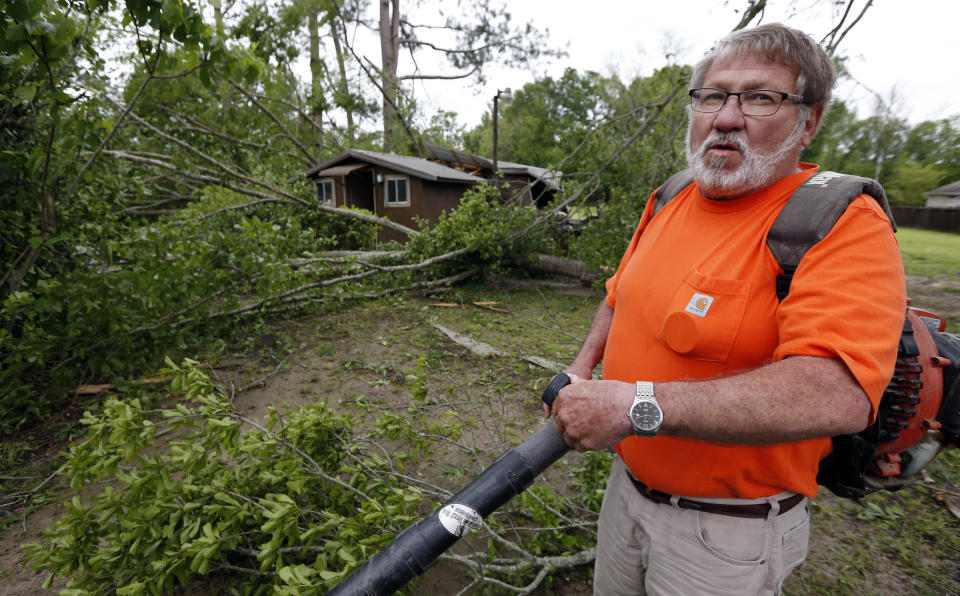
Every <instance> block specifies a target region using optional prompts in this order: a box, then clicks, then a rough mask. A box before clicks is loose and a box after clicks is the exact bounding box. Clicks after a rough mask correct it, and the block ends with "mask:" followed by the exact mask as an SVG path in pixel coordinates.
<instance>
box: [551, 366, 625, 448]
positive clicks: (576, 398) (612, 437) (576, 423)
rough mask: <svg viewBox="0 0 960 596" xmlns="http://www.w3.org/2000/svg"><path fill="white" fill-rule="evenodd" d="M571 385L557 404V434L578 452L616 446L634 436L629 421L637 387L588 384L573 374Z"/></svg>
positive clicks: (596, 382) (617, 383) (555, 412)
mask: <svg viewBox="0 0 960 596" xmlns="http://www.w3.org/2000/svg"><path fill="white" fill-rule="evenodd" d="M570 381H571V383H570V384H569V385H567V386H566V387H564V388H563V389H561V390H560V393H559V394H558V395H557V399H556V401H554V402H553V415H554V424H556V426H557V432H558V433H560V435H561V436H562V437H563V440H564V441H566V442H567V445H570V446H571V447H573V448H574V449H576V450H577V451H596V450H600V449H605V448H607V447H611V446H613V445H616V444H617V443H619V442H620V441H621V440H623V439H625V438H626V437H629V436H630V435H632V434H633V426H631V424H630V420H629V419H628V418H627V413H628V412H629V411H630V405H631V404H632V403H633V397H634V394H635V393H636V388H635V385H634V384H633V383H624V382H621V381H587V380H584V379H583V378H581V377H577V376H576V375H573V374H571V375H570Z"/></svg>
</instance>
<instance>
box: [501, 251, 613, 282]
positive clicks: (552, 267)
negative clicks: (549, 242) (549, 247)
mask: <svg viewBox="0 0 960 596" xmlns="http://www.w3.org/2000/svg"><path fill="white" fill-rule="evenodd" d="M514 259H515V262H517V263H521V264H522V265H524V266H526V267H529V268H531V269H534V270H536V271H542V272H545V273H559V274H560V275H566V276H567V277H572V278H573V279H576V280H578V281H579V282H580V283H582V284H584V285H586V286H589V285H591V284H593V282H595V281H597V274H596V273H594V272H593V271H591V269H590V267H589V266H588V265H587V264H586V263H584V262H583V261H578V260H576V259H568V258H566V257H558V256H555V255H547V254H540V255H537V256H536V257H535V258H533V259H524V258H523V257H522V256H520V255H514Z"/></svg>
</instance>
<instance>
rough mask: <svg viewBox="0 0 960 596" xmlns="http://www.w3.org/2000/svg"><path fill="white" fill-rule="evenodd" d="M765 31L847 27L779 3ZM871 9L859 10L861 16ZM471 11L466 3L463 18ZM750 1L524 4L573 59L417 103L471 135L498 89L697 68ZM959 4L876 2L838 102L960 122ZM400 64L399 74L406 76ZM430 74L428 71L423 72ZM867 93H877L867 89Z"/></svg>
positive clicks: (440, 90) (438, 92) (858, 34)
mask: <svg viewBox="0 0 960 596" xmlns="http://www.w3.org/2000/svg"><path fill="white" fill-rule="evenodd" d="M770 4H771V6H770V8H768V10H767V12H766V15H765V17H764V19H763V22H765V23H767V22H777V21H779V22H784V23H786V24H789V25H791V26H793V27H796V28H798V29H801V30H803V31H805V32H807V33H809V34H811V35H812V36H813V37H814V39H816V40H817V41H819V40H820V39H821V38H823V36H824V35H825V34H826V33H827V32H828V31H830V29H831V28H832V27H833V25H834V24H835V23H836V22H837V21H838V20H839V16H840V15H839V14H837V13H835V12H832V11H833V10H835V9H831V6H830V2H829V1H828V0H771V2H770ZM864 4H865V1H864V0H861V1H859V2H857V3H856V4H855V5H854V12H859V10H860V9H861V7H862V6H863V5H864ZM467 5H468V3H466V2H464V3H461V4H460V8H461V10H463V7H465V6H467ZM745 5H746V0H729V1H725V0H656V1H652V0H633V1H626V0H590V1H589V2H584V1H583V0H518V1H514V2H510V3H509V9H508V10H509V11H510V12H511V14H512V15H513V20H514V22H516V23H524V22H526V21H531V22H533V23H534V24H535V25H536V26H537V27H539V28H541V29H544V28H545V29H549V31H550V42H551V45H553V46H554V47H565V48H566V49H567V52H568V56H567V57H565V58H559V59H554V60H553V61H552V62H549V63H546V62H542V63H539V64H536V65H534V66H533V67H532V68H531V69H528V70H522V71H503V70H498V69H495V68H493V69H490V70H489V74H488V80H487V84H486V85H485V86H483V87H480V86H477V85H475V84H473V83H472V82H471V83H470V84H465V83H464V82H463V81H454V82H433V83H429V84H428V86H418V87H417V88H416V89H415V94H416V97H417V98H418V100H419V101H421V102H422V103H423V104H424V107H425V108H427V110H428V111H429V112H433V111H435V110H437V109H441V108H442V109H447V110H453V111H456V112H457V113H458V114H459V118H460V121H461V123H462V124H464V125H465V126H467V127H472V126H474V125H475V124H477V123H478V122H479V121H480V118H481V116H482V114H483V113H484V111H488V110H489V109H490V105H491V100H492V97H493V96H494V95H495V94H496V92H497V89H502V88H505V87H512V88H514V89H516V88H520V87H522V86H523V85H525V84H526V83H529V82H531V81H533V80H534V79H535V78H538V77H542V76H544V75H550V76H558V75H560V74H562V72H563V70H564V69H565V68H567V67H571V66H572V67H574V68H577V69H578V70H595V71H599V72H603V73H607V72H611V71H612V72H616V73H618V74H619V75H620V76H621V77H622V78H624V79H629V78H632V77H633V76H636V75H648V74H650V73H651V72H653V70H655V69H656V68H658V67H660V66H663V65H664V64H665V63H666V59H665V58H664V55H665V53H666V52H665V50H667V49H669V50H671V51H672V52H674V53H675V54H676V55H677V56H676V57H675V58H674V59H673V61H674V62H676V63H682V64H692V63H694V62H696V60H697V59H698V58H699V57H700V56H702V55H703V53H704V52H705V51H706V50H707V49H708V48H709V47H710V46H711V45H712V44H713V42H714V41H715V40H717V39H719V38H720V37H723V36H724V35H725V34H726V33H728V32H729V31H730V30H731V29H732V28H733V26H734V25H735V24H736V23H737V21H738V20H739V15H738V14H736V13H735V12H734V9H736V8H740V7H742V6H745ZM958 25H960V2H956V0H909V1H908V0H876V1H875V2H874V3H873V6H872V7H871V8H870V9H869V10H868V11H867V13H866V15H865V16H864V17H863V19H862V20H861V21H860V23H858V24H857V26H856V27H854V28H853V30H852V31H851V33H850V34H849V35H848V36H847V37H846V38H845V39H844V41H843V43H842V44H841V48H840V49H841V53H843V54H846V55H847V56H849V57H850V58H851V59H850V61H849V69H850V71H851V73H852V74H853V76H854V78H855V79H856V81H857V82H856V83H852V82H846V83H843V84H842V85H841V86H840V87H838V90H837V97H838V98H840V99H843V100H845V101H849V102H852V103H854V104H855V105H856V106H857V108H858V110H859V111H860V115H861V116H866V115H869V112H870V110H871V109H872V106H873V99H872V98H873V95H872V93H871V91H869V90H872V91H875V92H877V93H880V94H881V95H883V96H884V97H889V95H890V91H891V89H892V88H894V87H896V91H897V95H898V97H899V107H900V112H901V113H902V114H903V115H904V116H905V117H906V118H908V119H909V120H910V121H911V122H914V123H916V122H920V121H923V120H932V119H939V118H944V117H947V116H950V115H955V114H960V49H958V43H957V40H956V31H957V27H958ZM405 66H407V70H406V71H408V70H409V66H408V65H405V64H403V63H401V67H400V71H401V74H402V73H403V72H405V68H404V67H405ZM421 66H423V64H421ZM868 89H869V90H868Z"/></svg>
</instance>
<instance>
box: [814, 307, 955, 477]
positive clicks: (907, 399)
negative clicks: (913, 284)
mask: <svg viewBox="0 0 960 596" xmlns="http://www.w3.org/2000/svg"><path fill="white" fill-rule="evenodd" d="M945 329H946V322H945V321H944V319H943V318H942V317H940V316H938V315H935V314H933V313H930V312H927V311H924V310H920V309H916V308H913V307H910V308H908V309H907V316H906V319H905V320H904V324H903V333H902V334H901V336H900V344H899V346H898V349H897V365H896V368H895V370H894V374H893V378H892V379H891V380H890V384H889V385H887V388H886V391H885V392H884V394H883V397H882V398H881V400H880V407H879V409H878V412H877V420H876V422H875V423H874V424H873V425H871V426H870V427H869V428H867V429H865V430H864V431H862V432H860V433H858V434H857V435H853V436H852V438H851V440H852V441H853V442H854V443H855V444H857V448H856V449H855V452H857V453H858V455H857V457H858V459H859V461H860V465H861V466H863V465H864V464H865V468H864V467H861V470H862V471H863V477H864V485H863V487H862V491H863V493H869V492H873V491H875V490H879V489H882V488H887V489H890V488H893V489H895V488H898V487H899V486H903V485H905V484H906V483H907V481H908V480H907V479H909V478H910V477H911V476H913V475H914V474H916V473H917V472H919V471H920V470H922V469H923V468H924V466H926V465H927V464H928V463H930V462H931V461H933V459H934V458H935V457H936V456H937V454H938V453H939V452H940V451H941V450H943V449H944V448H946V447H949V446H951V445H953V446H960V334H956V333H946V332H945ZM834 445H835V451H836V450H837V443H836V439H835V443H834ZM871 449H872V451H871ZM828 487H829V488H831V490H833V487H830V486H829V485H828ZM834 492H837V491H836V490H834ZM841 496H847V495H841Z"/></svg>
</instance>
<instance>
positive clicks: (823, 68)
mask: <svg viewBox="0 0 960 596" xmlns="http://www.w3.org/2000/svg"><path fill="white" fill-rule="evenodd" d="M733 56H736V57H737V58H746V57H748V56H758V57H760V58H763V59H765V60H769V61H770V62H775V63H777V64H783V65H784V66H786V67H788V68H790V69H791V70H793V71H794V72H796V73H797V82H796V87H797V88H796V93H797V94H798V95H801V96H802V97H803V99H804V102H805V103H806V104H807V105H808V106H810V105H817V104H819V105H822V106H823V107H824V108H826V107H827V106H828V105H829V104H830V98H831V94H832V92H833V85H834V83H835V82H836V80H837V70H836V68H835V67H834V65H833V60H831V59H830V56H828V55H827V53H826V52H824V51H823V48H821V47H820V46H819V45H817V43H816V42H815V41H813V39H812V38H811V37H810V36H809V35H807V34H806V33H803V32H802V31H798V30H797V29H793V28H791V27H787V26H786V25H781V24H780V23H770V24H767V25H761V26H759V27H754V28H753V29H742V30H740V31H734V32H733V33H731V34H730V35H728V36H726V37H724V38H723V39H721V40H720V41H719V42H718V43H717V45H716V47H714V48H713V50H711V52H710V53H709V54H707V55H706V56H705V57H704V58H703V59H702V60H700V62H699V63H697V65H696V66H695V67H694V69H693V74H692V75H691V77H690V88H691V89H696V88H698V87H702V86H703V81H704V80H705V79H706V78H707V72H708V71H709V70H710V67H711V66H713V64H714V62H716V61H717V60H719V59H721V58H729V57H733ZM804 111H807V113H809V111H808V110H804Z"/></svg>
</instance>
